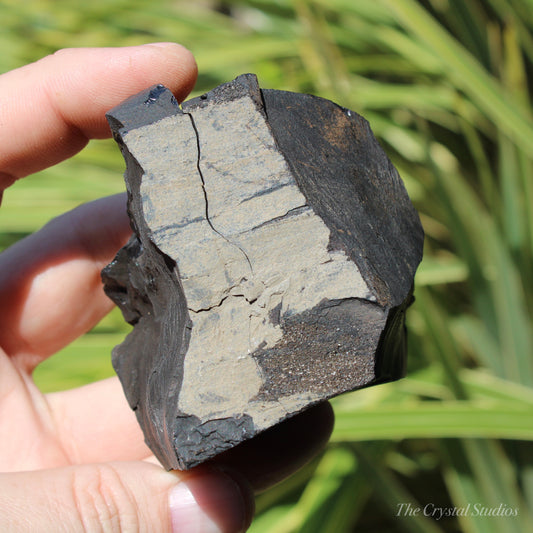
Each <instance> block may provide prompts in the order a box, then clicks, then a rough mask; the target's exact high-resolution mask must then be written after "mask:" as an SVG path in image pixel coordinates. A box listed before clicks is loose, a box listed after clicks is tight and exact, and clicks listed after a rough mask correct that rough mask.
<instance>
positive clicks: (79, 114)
mask: <svg viewBox="0 0 533 533" xmlns="http://www.w3.org/2000/svg"><path fill="white" fill-rule="evenodd" d="M195 79H196V65H195V62H194V59H193V58H192V56H191V55H190V53H189V52H188V51H186V50H185V49H184V48H182V47H180V46H178V45H176V44H162V45H145V46H138V47H131V48H122V49H121V48H117V49H79V50H64V51H61V52H59V53H56V54H54V55H53V56H49V57H46V58H44V59H42V60H40V61H38V62H36V63H34V64H31V65H28V66H26V67H23V68H21V69H18V70H15V71H12V72H9V73H7V74H3V75H2V76H0V146H1V147H2V149H1V150H0V195H1V193H2V191H3V190H4V189H5V188H6V187H7V186H9V185H10V184H11V183H12V182H14V181H15V180H16V179H19V178H22V177H24V176H26V175H28V174H30V173H32V172H35V171H37V170H40V169H43V168H45V167H47V166H50V165H52V164H55V163H57V162H59V161H61V160H63V159H66V158H68V157H70V156H72V155H73V154H75V153H76V152H78V151H79V150H81V149H82V148H83V147H84V146H85V144H86V143H87V141H88V139H90V138H103V137H107V136H109V135H110V131H109V128H108V126H107V123H106V121H105V118H104V113H105V112H106V111H107V110H108V109H110V108H111V107H113V106H115V105H117V104H118V103H120V102H121V101H122V100H123V99H125V98H126V97H128V96H130V95H132V94H135V93H137V92H138V91H140V90H142V89H145V88H146V87H148V86H150V85H152V84H154V83H163V84H164V85H166V86H167V87H169V88H170V89H172V90H173V92H174V93H175V95H176V97H177V98H178V99H179V100H180V101H181V100H182V99H183V98H184V97H185V96H186V95H187V94H188V93H189V91H190V90H191V88H192V86H193V84H194V81H195ZM129 232H130V230H129V223H128V219H127V216H126V212H125V198H124V196H123V195H118V196H114V197H110V198H104V199H101V200H99V201H96V202H92V203H89V204H86V205H83V206H81V207H79V208H77V209H75V210H74V211H72V212H70V213H66V214H64V215H62V216H60V217H58V218H57V219H54V220H53V221H51V222H50V223H49V224H47V225H46V226H45V227H44V228H43V229H42V230H40V231H39V232H38V233H35V234H34V235H31V236H29V237H27V238H26V239H24V240H22V241H20V242H18V243H17V244H16V245H14V246H12V247H11V248H9V249H8V250H6V251H5V252H3V253H2V254H1V255H0V302H1V304H0V346H1V349H0V443H1V444H0V471H2V472H4V473H2V474H0V530H1V531H10V530H14V531H17V532H20V531H30V530H31V531H69V532H71V531H72V532H73V531H130V530H131V531H133V530H134V531H137V530H140V531H180V532H188V531H240V530H244V529H246V528H247V526H248V525H249V523H250V521H251V517H252V514H253V497H252V492H251V491H252V489H256V490H260V489H264V488H266V487H268V486H270V485H272V484H274V483H276V482H278V481H280V480H281V479H282V478H283V477H285V476H287V475H288V474H290V473H291V472H293V471H294V470H296V469H297V468H298V467H299V466H301V465H302V464H303V463H305V462H306V461H307V460H309V459H310V458H311V457H312V456H313V455H315V454H316V453H318V451H319V450H320V449H321V447H322V446H323V445H324V443H325V442H326V440H327V438H328V436H329V433H330V431H331V426H332V413H331V409H330V407H329V406H328V405H327V404H324V405H322V406H318V407H316V408H314V409H311V410H309V411H308V412H306V413H304V414H302V415H300V416H297V417H294V418H293V419H291V420H289V421H287V422H285V423H283V424H280V425H279V426H277V427H276V428H273V429H271V430H269V431H267V432H265V433H264V434H263V435H261V436H259V437H257V438H256V439H253V440H251V441H248V442H246V443H244V444H242V445H240V446H238V447H237V448H235V449H233V450H231V451H229V452H226V453H225V454H222V455H221V456H219V458H217V459H216V460H214V461H212V462H211V463H210V465H208V466H202V467H199V468H196V469H193V470H191V471H189V472H186V473H179V472H166V471H164V470H163V469H162V468H161V467H160V466H158V465H157V462H156V461H155V459H154V458H153V457H152V456H151V453H150V451H149V449H148V448H147V447H146V445H145V444H144V442H143V436H142V433H141V430H140V428H139V426H138V424H137V421H136V419H135V416H134V414H133V412H132V411H131V410H130V409H129V407H128V405H127V403H126V400H125V397H124V394H123V392H122V389H121V387H120V384H119V383H118V380H117V379H116V378H111V379H108V380H104V381H102V382H98V383H93V384H91V385H87V386H85V387H81V388H79V389H74V390H70V391H65V392H60V393H54V394H47V395H43V394H42V393H41V392H40V391H39V390H38V389H37V387H36V386H35V384H34V382H33V380H32V377H31V375H32V371H33V370H34V369H35V367H36V366H37V365H38V364H39V363H40V362H42V361H43V360H44V359H46V358H47V357H49V356H51V355H52V354H53V353H54V352H56V351H57V350H59V349H60V348H62V347H64V346H65V345H67V344H68V343H70V342H71V341H72V340H74V339H75V338H77V337H78V336H79V335H81V334H83V333H84V332H85V331H87V330H89V329H90V328H91V327H93V326H94V325H95V324H96V323H97V322H98V321H99V320H100V318H102V317H103V316H104V315H105V314H106V313H107V312H108V311H109V310H110V309H111V307H112V304H111V302H110V301H109V300H108V299H107V297H106V296H105V295H104V293H103V291H102V286H101V281H100V270H101V268H102V267H103V266H104V265H105V264H107V263H108V262H109V261H110V260H111V259H112V258H113V256H114V255H115V253H116V251H117V250H118V249H119V247H120V246H122V245H123V244H124V243H125V241H126V240H127V238H128V237H129Z"/></svg>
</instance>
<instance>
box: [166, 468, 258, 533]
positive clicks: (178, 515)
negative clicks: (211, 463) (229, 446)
mask: <svg viewBox="0 0 533 533" xmlns="http://www.w3.org/2000/svg"><path fill="white" fill-rule="evenodd" d="M180 475H181V476H182V480H181V481H180V483H178V484H177V485H176V486H175V487H173V488H172V489H171V491H170V494H169V508H170V516H171V524H172V531H173V532H174V533H177V532H182V531H203V532H206V533H237V532H242V531H246V530H247V529H248V527H249V526H250V523H251V521H252V518H253V513H254V499H253V494H252V490H251V488H250V487H249V485H248V484H247V482H246V481H245V480H244V479H243V478H242V477H240V476H238V475H231V474H229V473H228V472H222V471H218V470H214V469H206V468H199V469H196V470H194V471H191V472H190V473H188V474H183V473H181V474H180Z"/></svg>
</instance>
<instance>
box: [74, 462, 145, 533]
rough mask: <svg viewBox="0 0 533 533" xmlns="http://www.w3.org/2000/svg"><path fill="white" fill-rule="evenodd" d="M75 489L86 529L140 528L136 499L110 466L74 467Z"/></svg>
mask: <svg viewBox="0 0 533 533" xmlns="http://www.w3.org/2000/svg"><path fill="white" fill-rule="evenodd" d="M72 490H73V497H74V501H75V503H76V508H77V510H78V514H79V520H80V524H81V526H82V529H83V531H87V532H91V533H93V532H102V533H114V532H118V531H120V532H122V531H127V532H130V531H131V532H135V531H139V530H140V524H139V515H138V512H137V504H136V501H135V498H134V497H133V495H132V493H131V491H130V490H129V489H128V487H127V486H126V485H125V484H124V482H123V481H122V479H121V477H120V475H119V474H118V473H117V471H116V470H115V469H114V468H113V467H112V466H111V465H94V466H91V467H86V468H84V469H76V470H74V475H73V480H72Z"/></svg>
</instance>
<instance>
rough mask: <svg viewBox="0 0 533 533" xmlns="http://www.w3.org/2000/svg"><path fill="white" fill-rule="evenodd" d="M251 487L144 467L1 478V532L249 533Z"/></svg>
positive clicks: (202, 473)
mask: <svg viewBox="0 0 533 533" xmlns="http://www.w3.org/2000/svg"><path fill="white" fill-rule="evenodd" d="M252 514H253V498H252V495H251V492H250V489H249V488H248V487H247V485H246V484H245V482H243V481H241V480H239V481H237V479H236V478H234V477H233V476H230V475H229V474H227V473H223V472H221V471H218V470H214V469H206V468H201V469H197V470H193V471H191V472H187V473H173V472H165V471H164V470H163V469H161V468H160V467H158V466H156V465H153V464H149V463H144V462H115V463H105V464H91V465H81V466H69V467H62V468H55V469H50V470H37V471H33V472H16V473H5V474H0V531H2V532H10V531H16V532H17V533H19V532H26V531H31V532H54V533H56V532H57V533H61V532H68V533H75V532H78V531H80V532H87V531H89V532H100V531H105V532H115V531H117V532H118V531H122V532H129V531H157V532H167V531H168V532H171V533H176V532H180V533H189V532H191V533H192V532H194V533H200V532H202V533H203V532H206V533H211V532H224V533H226V532H227V533H230V532H231V533H233V532H239V531H245V530H246V529H247V527H248V526H249V524H250V522H251V519H252Z"/></svg>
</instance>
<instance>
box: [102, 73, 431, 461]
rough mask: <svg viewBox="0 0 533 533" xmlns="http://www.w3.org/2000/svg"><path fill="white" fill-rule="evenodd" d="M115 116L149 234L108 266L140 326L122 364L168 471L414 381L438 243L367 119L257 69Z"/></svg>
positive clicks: (122, 303)
mask: <svg viewBox="0 0 533 533" xmlns="http://www.w3.org/2000/svg"><path fill="white" fill-rule="evenodd" d="M108 120H109V123H110V125H111V128H112V130H113V134H114V137H115V139H116V140H117V142H118V144H119V145H120V147H121V150H122V152H123V154H124V157H125V160H126V165H127V169H126V174H125V178H126V185H127V190H128V210H129V215H130V219H131V223H132V227H133V230H134V235H133V237H132V239H131V240H130V242H129V243H128V244H127V245H126V246H125V247H124V248H123V249H122V250H120V251H119V253H118V254H117V256H116V258H115V260H114V261H113V262H112V263H111V264H110V265H108V266H107V267H106V268H105V269H104V271H103V280H104V283H105V290H106V293H107V294H108V295H109V296H110V297H111V298H112V299H113V300H114V301H115V302H116V303H117V305H119V307H120V308H121V310H122V312H123V314H124V317H125V319H126V320H127V321H128V322H129V323H131V324H132V325H133V326H134V329H133V331H132V332H131V333H130V334H129V335H128V337H127V338H126V339H125V341H124V342H123V343H122V344H121V345H119V346H117V347H116V348H115V349H114V351H113V365H114V367H115V369H116V371H117V374H118V375H119V377H120V380H121V382H122V385H123V387H124V391H125V393H126V396H127V398H128V401H129V404H130V406H131V407H132V409H134V410H135V412H136V414H137V418H138V420H139V423H140V425H141V426H142V428H143V431H144V433H145V437H146V441H147V443H148V445H149V446H150V447H151V449H152V450H153V452H154V454H155V455H156V456H157V457H158V458H159V460H160V461H161V463H162V464H163V465H164V466H165V467H166V468H169V469H170V468H179V469H187V468H190V467H192V466H195V465H197V464H199V463H201V462H203V461H206V460H207V459H210V458H211V457H213V456H214V455H216V454H218V453H220V452H222V451H224V450H226V449H228V448H230V447H233V446H235V445H237V444H238V443H239V442H242V441H243V440H245V439H249V438H251V437H253V436H255V435H256V434H258V433H259V432H261V431H263V430H265V429H267V428H268V427H270V426H272V425H274V424H276V423H278V422H280V421H281V420H284V419H286V418H288V417H290V416H293V415H294V414H296V413H298V412H301V411H302V410H304V409H306V408H308V407H309V406H311V405H314V404H316V403H318V402H320V401H324V400H325V399H327V398H331V397H332V396H335V395H337V394H340V393H342V392H346V391H349V390H354V389H357V388H361V387H366V386H369V385H373V384H377V383H381V382H384V381H390V380H393V379H398V378H399V377H401V376H402V375H403V373H404V371H405V357H406V334H405V326H404V317H405V311H406V309H407V307H408V305H409V304H410V303H411V300H412V286H413V279H414V274H415V270H416V268H417V266H418V264H419V262H420V260H421V254H422V243H423V233H422V229H421V226H420V221H419V219H418V216H417V214H416V212H415V210H414V208H413V207H412V205H411V203H410V201H409V198H408V196H407V193H406V191H405V189H404V187H403V184H402V181H401V179H400V178H399V176H398V173H397V172H396V170H395V169H394V167H393V166H392V164H391V163H390V161H389V160H388V159H387V157H386V155H385V153H384V152H383V150H382V149H381V147H380V146H379V144H378V143H377V141H376V140H375V138H374V136H373V135H372V132H371V130H370V127H369V125H368V123H367V122H366V121H365V120H364V119H363V118H362V117H360V116H359V115H357V114H356V113H354V112H353V111H349V110H347V109H344V108H341V107H339V106H337V105H336V104H334V103H332V102H329V101H327V100H324V99H321V98H317V97H313V96H310V95H302V94H295V93H287V92H282V91H272V90H263V91H261V90H260V89H259V87H258V85H257V80H256V78H255V76H253V75H244V76H240V77H239V78H237V79H236V80H234V81H232V82H230V83H228V84H224V85H222V86H220V87H217V88H216V89H214V90H213V91H211V92H210V93H207V95H203V96H202V97H199V98H195V99H193V100H190V101H189V102H186V103H185V104H183V106H182V108H181V109H180V107H179V106H178V104H177V102H176V100H175V99H174V97H173V96H172V94H171V93H170V91H168V90H167V89H165V88H164V87H162V86H160V85H159V86H154V87H152V88H150V89H148V90H146V91H144V92H142V93H140V94H139V95H136V96H134V97H132V98H130V99H129V100H127V101H126V102H124V103H123V104H121V105H120V106H118V107H117V108H115V109H113V110H111V111H110V112H109V114H108Z"/></svg>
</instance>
